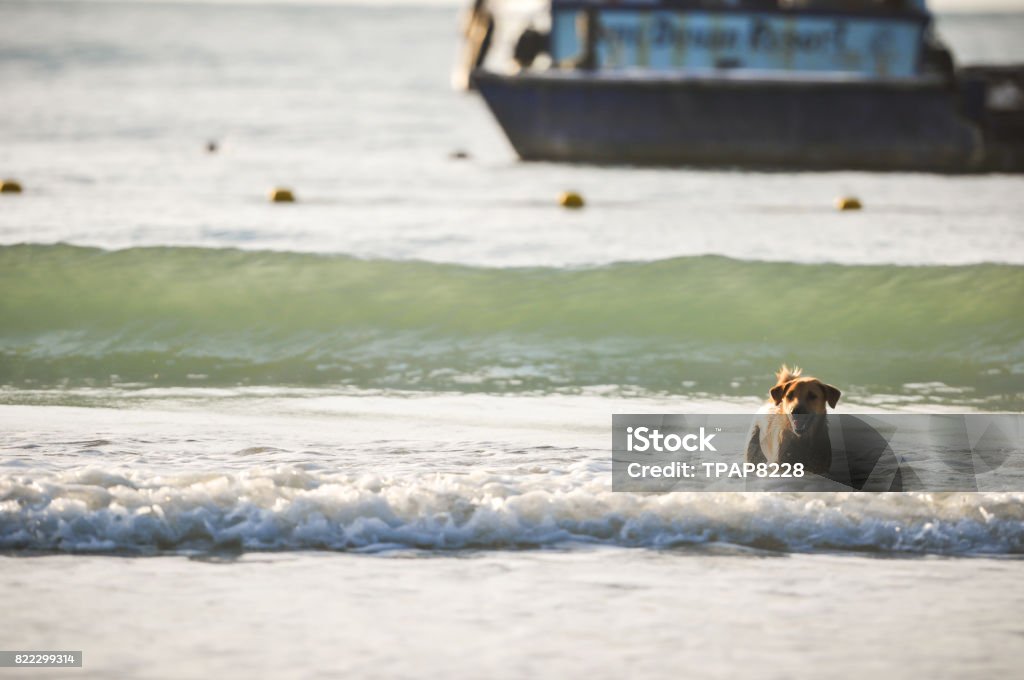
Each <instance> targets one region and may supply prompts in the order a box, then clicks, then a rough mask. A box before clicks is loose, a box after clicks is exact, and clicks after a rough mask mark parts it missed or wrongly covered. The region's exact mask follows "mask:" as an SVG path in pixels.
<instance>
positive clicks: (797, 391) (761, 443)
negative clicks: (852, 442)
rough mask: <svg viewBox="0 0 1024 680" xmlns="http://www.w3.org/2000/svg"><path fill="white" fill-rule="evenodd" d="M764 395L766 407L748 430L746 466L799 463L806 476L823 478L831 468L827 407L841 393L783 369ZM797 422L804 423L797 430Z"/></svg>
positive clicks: (818, 381)
mask: <svg viewBox="0 0 1024 680" xmlns="http://www.w3.org/2000/svg"><path fill="white" fill-rule="evenodd" d="M775 377H776V381H775V386H774V387H772V388H771V390H769V391H768V395H769V401H768V404H766V406H765V407H764V408H762V409H761V411H760V412H759V414H758V417H757V419H756V420H755V421H754V425H753V426H752V427H751V429H750V439H749V441H748V443H747V455H746V460H747V462H748V463H790V464H795V463H803V464H804V466H805V470H806V471H807V472H811V473H815V474H825V473H827V472H828V470H829V467H831V465H832V446H831V443H830V442H829V437H828V422H827V420H826V418H825V414H826V412H827V411H828V408H827V406H831V407H832V408H835V407H836V403H837V402H838V401H839V397H840V396H841V394H842V393H841V392H840V391H839V390H838V389H837V388H835V387H833V386H832V385H828V384H826V383H823V382H822V381H820V380H818V379H817V378H812V377H807V376H804V375H803V371H802V370H801V369H800V368H797V367H793V368H789V367H788V366H786V365H783V366H782V368H780V369H779V371H778V373H776V374H775ZM797 422H800V423H801V424H803V423H806V425H805V426H804V427H802V428H801V427H798V426H797Z"/></svg>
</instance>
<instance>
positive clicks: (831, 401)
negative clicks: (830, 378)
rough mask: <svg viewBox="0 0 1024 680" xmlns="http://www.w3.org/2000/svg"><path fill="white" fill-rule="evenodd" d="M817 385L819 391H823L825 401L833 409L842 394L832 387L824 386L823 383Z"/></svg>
mask: <svg viewBox="0 0 1024 680" xmlns="http://www.w3.org/2000/svg"><path fill="white" fill-rule="evenodd" d="M818 384H819V385H821V389H822V390H824V391H825V401H827V402H828V405H829V406H831V407H832V408H835V407H836V404H838V403H839V397H841V396H843V393H842V392H840V391H839V389H838V388H835V387H833V386H832V385H826V384H825V383H818Z"/></svg>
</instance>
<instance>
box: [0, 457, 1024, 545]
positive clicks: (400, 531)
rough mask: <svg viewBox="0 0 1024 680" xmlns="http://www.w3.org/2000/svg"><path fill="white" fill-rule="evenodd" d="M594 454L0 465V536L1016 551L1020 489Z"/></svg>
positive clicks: (11, 541)
mask: <svg viewBox="0 0 1024 680" xmlns="http://www.w3.org/2000/svg"><path fill="white" fill-rule="evenodd" d="M606 468H607V465H606V464H603V463H595V462H577V463H574V464H572V465H571V466H568V467H567V468H566V469H565V471H564V472H560V473H559V474H554V473H545V474H527V475H515V476H512V475H496V474H492V473H485V472H476V471H474V472H470V473H468V474H461V475H460V474H434V475H419V476H410V477H387V476H377V475H372V474H361V475H358V476H350V475H345V474H333V473H323V472H310V471H306V470H303V469H301V468H298V467H294V466H274V467H265V468H258V469H253V470H250V471H247V472H239V473H231V474H221V473H193V474H177V475H156V474H153V473H152V472H150V473H140V472H136V471H128V470H119V471H103V470H100V469H95V468H93V469H86V470H81V471H76V472H65V473H45V474H42V473H41V474H35V475H28V474H26V475H17V474H15V475H10V476H6V477H4V478H3V479H0V550H14V551H43V552H52V551H56V552H101V553H123V554H152V553H160V552H181V553H189V552H195V551H199V552H202V551H218V550H237V551H249V550H278V551H281V550H336V551H370V552H372V551H380V550H388V549H395V548H411V549H426V550H459V549H498V550H500V549H523V548H543V547H549V546H563V545H567V544H596V545H614V546H624V547H644V548H671V547H676V546H687V545H705V544H731V545H736V546H746V547H750V548H755V549H762V550H772V551H783V552H817V551H856V552H869V553H894V554H944V555H1020V554H1024V503H1021V500H1022V496H1021V495H1020V494H984V495H982V494H923V493H921V494H882V495H876V494H862V495H859V494H828V495H820V496H819V495H813V494H811V495H807V494H803V495H801V494H683V493H675V494H664V495H657V494H631V493H613V492H611V491H610V490H609V489H608V487H607V472H608V470H607V469H606Z"/></svg>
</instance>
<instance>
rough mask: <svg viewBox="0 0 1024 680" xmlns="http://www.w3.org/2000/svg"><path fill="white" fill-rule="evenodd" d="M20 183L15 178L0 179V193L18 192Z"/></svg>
mask: <svg viewBox="0 0 1024 680" xmlns="http://www.w3.org/2000/svg"><path fill="white" fill-rule="evenodd" d="M20 193H21V184H19V183H18V182H17V180H13V179H4V180H0V194H20Z"/></svg>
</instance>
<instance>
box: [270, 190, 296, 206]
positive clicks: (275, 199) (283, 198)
mask: <svg viewBox="0 0 1024 680" xmlns="http://www.w3.org/2000/svg"><path fill="white" fill-rule="evenodd" d="M270 202H271V203H294V202H295V193H294V192H292V190H291V189H285V188H284V187H274V188H273V189H271V190H270Z"/></svg>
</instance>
